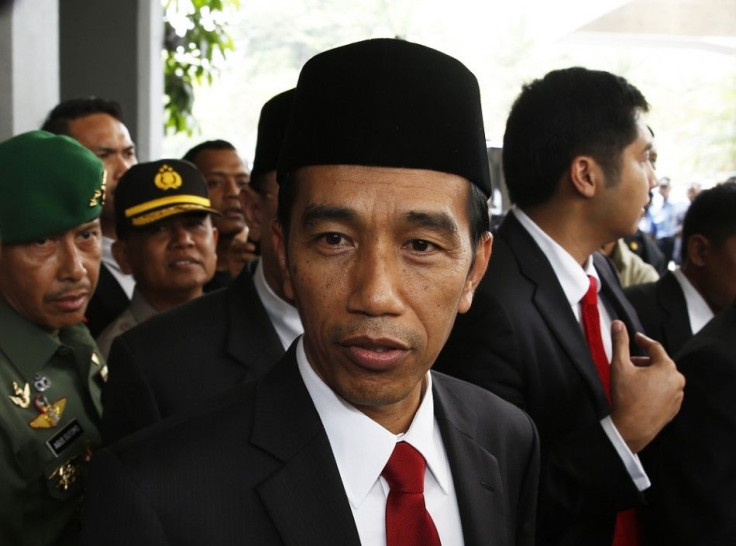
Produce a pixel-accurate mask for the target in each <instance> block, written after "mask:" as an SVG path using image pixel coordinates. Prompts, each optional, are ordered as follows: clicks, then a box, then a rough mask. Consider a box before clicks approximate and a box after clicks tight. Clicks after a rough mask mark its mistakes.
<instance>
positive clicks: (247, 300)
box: [226, 267, 284, 378]
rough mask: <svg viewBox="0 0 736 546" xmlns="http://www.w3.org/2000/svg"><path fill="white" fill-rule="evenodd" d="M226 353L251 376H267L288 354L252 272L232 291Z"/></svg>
mask: <svg viewBox="0 0 736 546" xmlns="http://www.w3.org/2000/svg"><path fill="white" fill-rule="evenodd" d="M226 290H227V291H228V298H227V309H228V333H227V342H226V343H227V345H226V350H227V352H228V354H229V355H230V356H232V357H233V358H234V359H235V360H237V361H238V362H241V363H243V364H244V365H245V366H246V367H247V368H248V370H250V372H251V374H252V375H251V377H252V378H256V377H260V376H261V375H263V374H264V373H265V372H266V371H268V369H269V368H270V365H271V364H272V363H273V362H277V361H278V360H279V359H280V358H281V357H282V356H283V354H284V349H283V346H282V345H281V340H280V339H279V336H278V334H277V333H276V330H275V329H274V327H273V324H272V323H271V319H270V318H269V317H268V314H267V313H266V309H265V308H264V307H263V303H262V302H261V299H260V298H259V297H258V292H256V287H255V285H254V284H253V278H252V277H251V275H250V269H249V268H247V267H244V268H243V270H242V271H241V273H240V274H239V275H238V276H237V277H236V278H235V279H234V280H233V282H232V283H231V284H230V286H229V287H228V288H226Z"/></svg>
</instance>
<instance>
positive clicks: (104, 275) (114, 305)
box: [41, 97, 138, 337]
mask: <svg viewBox="0 0 736 546" xmlns="http://www.w3.org/2000/svg"><path fill="white" fill-rule="evenodd" d="M41 129H43V130H44V131H49V132H50V133H54V134H57V135H67V136H70V137H72V138H73V139H75V140H77V141H79V143H80V144H82V145H83V146H84V147H86V148H88V149H89V150H91V151H92V152H93V153H94V154H95V155H96V156H97V157H99V158H100V160H101V161H102V163H103V164H104V165H105V173H106V187H107V198H106V199H105V204H104V206H103V209H102V216H101V217H100V222H101V223H102V266H101V267H100V280H99V282H98V284H97V288H96V289H95V293H94V294H93V296H92V299H91V300H90V302H89V305H88V306H87V314H86V316H85V320H86V324H87V328H89V331H90V333H91V334H92V337H97V336H98V335H100V333H101V332H102V330H104V329H105V328H106V327H107V326H108V325H109V324H110V323H111V322H112V321H113V320H115V319H116V318H117V317H118V316H119V315H120V313H122V312H123V311H125V309H126V308H127V307H128V305H129V304H130V299H131V297H132V296H133V287H134V286H135V281H134V280H133V277H132V275H129V274H126V273H123V271H122V270H121V269H120V266H119V265H118V263H117V262H116V261H115V258H114V257H113V255H112V244H113V242H114V241H115V239H116V236H115V206H114V203H115V188H116V187H117V185H118V180H120V177H121V176H123V174H124V173H125V171H127V170H128V169H129V168H130V167H131V166H133V165H135V164H136V163H137V162H138V159H137V158H136V155H135V145H134V144H133V141H132V140H131V139H130V134H129V133H128V128H127V127H126V126H125V124H124V123H123V112H122V109H121V108H120V105H119V104H118V103H117V102H115V101H110V100H105V99H101V98H98V97H87V98H77V99H70V100H66V101H63V102H61V103H60V104H58V105H57V106H56V107H55V108H54V109H53V110H51V112H49V114H48V116H47V117H46V120H45V121H44V123H43V126H42V127H41Z"/></svg>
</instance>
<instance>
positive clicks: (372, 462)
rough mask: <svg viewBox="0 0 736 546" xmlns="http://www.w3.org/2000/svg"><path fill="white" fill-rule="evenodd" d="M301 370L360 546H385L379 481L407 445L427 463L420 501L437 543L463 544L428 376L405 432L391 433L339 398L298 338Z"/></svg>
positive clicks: (383, 483) (383, 495)
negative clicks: (394, 455)
mask: <svg viewBox="0 0 736 546" xmlns="http://www.w3.org/2000/svg"><path fill="white" fill-rule="evenodd" d="M296 358H297V363H298V365H299V372H300V373H301V376H302V379H303V380H304V384H305V385H306V387H307V390H308V391H309V395H310V396H311V398H312V401H313V402H314V405H315V407H316V409H317V413H318V414H319V416H320V419H321V421H322V425H323V426H324V428H325V431H326V432H327V437H328V439H329V442H330V446H331V448H332V453H333V455H334V457H335V461H336V463H337V469H338V471H339V472H340V477H341V479H342V483H343V486H344V487H345V492H346V494H347V498H348V501H349V503H350V509H351V510H352V513H353V517H354V518H355V524H356V527H357V529H358V535H359V537H360V542H361V544H362V545H363V546H385V545H386V521H385V515H386V498H387V496H388V491H389V486H388V484H387V483H386V480H384V479H383V477H381V472H382V471H383V468H384V467H385V466H386V463H387V462H388V459H389V457H390V456H391V453H392V452H393V449H394V446H395V445H396V442H398V441H406V442H408V443H410V444H411V445H412V446H413V447H414V448H415V449H417V450H418V451H419V452H420V453H421V454H422V456H423V457H424V459H425V460H426V461H427V468H426V471H425V477H424V483H425V490H424V497H425V503H426V506H427V510H428V511H429V513H430V515H431V516H432V519H433V520H434V523H435V526H436V528H437V532H438V533H439V536H440V540H441V542H442V544H443V545H445V546H452V545H462V544H463V534H462V525H461V522H460V512H459V510H458V507H457V499H456V495H455V487H454V483H453V481H452V473H451V470H450V464H449V461H448V459H447V453H446V452H445V448H444V444H443V442H442V437H441V435H440V431H439V426H438V425H437V421H436V420H435V418H434V401H433V395H432V377H431V374H430V373H429V372H427V375H426V387H425V392H424V396H423V398H422V402H421V403H420V406H419V409H418V410H417V412H416V414H415V416H414V420H413V421H412V423H411V425H410V427H409V429H408V430H407V431H406V433H405V434H400V435H398V436H397V435H395V434H393V433H392V432H390V431H389V430H387V429H385V428H383V427H382V426H381V425H379V424H378V423H377V422H376V421H374V420H372V419H371V418H369V417H368V416H366V415H364V414H363V413H361V412H360V411H359V410H358V409H356V408H355V407H353V406H352V405H351V404H349V403H348V402H346V401H345V400H344V399H342V398H341V397H339V396H338V395H337V394H336V393H335V392H334V391H333V390H332V389H331V388H330V387H328V386H327V385H326V384H325V383H324V381H322V379H321V378H320V377H319V376H318V375H317V374H316V372H315V371H314V370H313V369H312V367H311V366H310V364H309V362H308V360H307V355H306V352H305V350H304V339H303V338H301V339H300V340H299V343H298V345H297V352H296Z"/></svg>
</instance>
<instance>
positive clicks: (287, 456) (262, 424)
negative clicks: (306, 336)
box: [251, 344, 360, 546]
mask: <svg viewBox="0 0 736 546" xmlns="http://www.w3.org/2000/svg"><path fill="white" fill-rule="evenodd" d="M295 347H296V344H295V345H292V347H291V349H290V350H289V351H288V353H287V354H286V355H285V356H284V358H283V359H282V360H281V361H280V362H279V363H278V365H277V367H276V368H274V370H273V372H272V373H269V374H268V376H266V377H265V378H264V379H263V381H261V382H259V384H258V386H257V390H256V400H255V418H254V419H255V421H254V429H253V436H252V438H251V442H252V443H253V445H255V446H257V447H259V448H260V449H263V450H264V451H266V452H268V453H269V454H271V455H272V456H273V457H275V458H276V459H278V460H279V461H281V462H282V463H283V466H282V467H281V469H279V470H278V471H277V472H275V473H274V474H273V475H271V476H270V477H269V478H268V479H267V480H265V481H264V482H263V483H262V484H261V485H260V486H259V487H258V494H259V495H260V497H261V500H262V501H263V504H264V506H265V507H266V510H267V511H268V513H269V515H270V516H271V518H272V519H273V521H274V525H275V526H276V528H277V529H278V530H279V533H280V535H281V537H282V538H283V540H284V542H285V543H286V544H314V545H324V544H341V545H343V544H344V545H355V546H359V545H360V538H359V537H358V530H357V528H356V526H355V521H354V519H353V515H352V512H351V510H350V505H349V502H348V498H347V495H346V494H345V489H344V487H343V484H342V480H341V478H340V473H339V472H338V469H337V463H336V462H335V459H334V456H333V455H332V450H331V448H330V443H329V440H328V438H327V433H326V432H325V430H324V428H323V426H322V422H321V421H320V418H319V414H318V413H317V410H316V409H315V407H314V404H313V403H312V400H311V398H310V396H309V393H308V392H307V389H306V387H305V386H304V383H303V381H302V379H301V376H300V374H299V371H298V368H297V364H296V356H295Z"/></svg>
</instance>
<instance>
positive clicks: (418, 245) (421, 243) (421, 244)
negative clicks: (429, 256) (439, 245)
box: [409, 239, 436, 252]
mask: <svg viewBox="0 0 736 546" xmlns="http://www.w3.org/2000/svg"><path fill="white" fill-rule="evenodd" d="M409 247H410V248H411V249H412V250H413V251H415V252H427V251H429V250H434V249H435V248H436V247H435V245H434V244H432V243H430V242H429V241H425V240H423V239H413V240H411V241H409Z"/></svg>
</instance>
